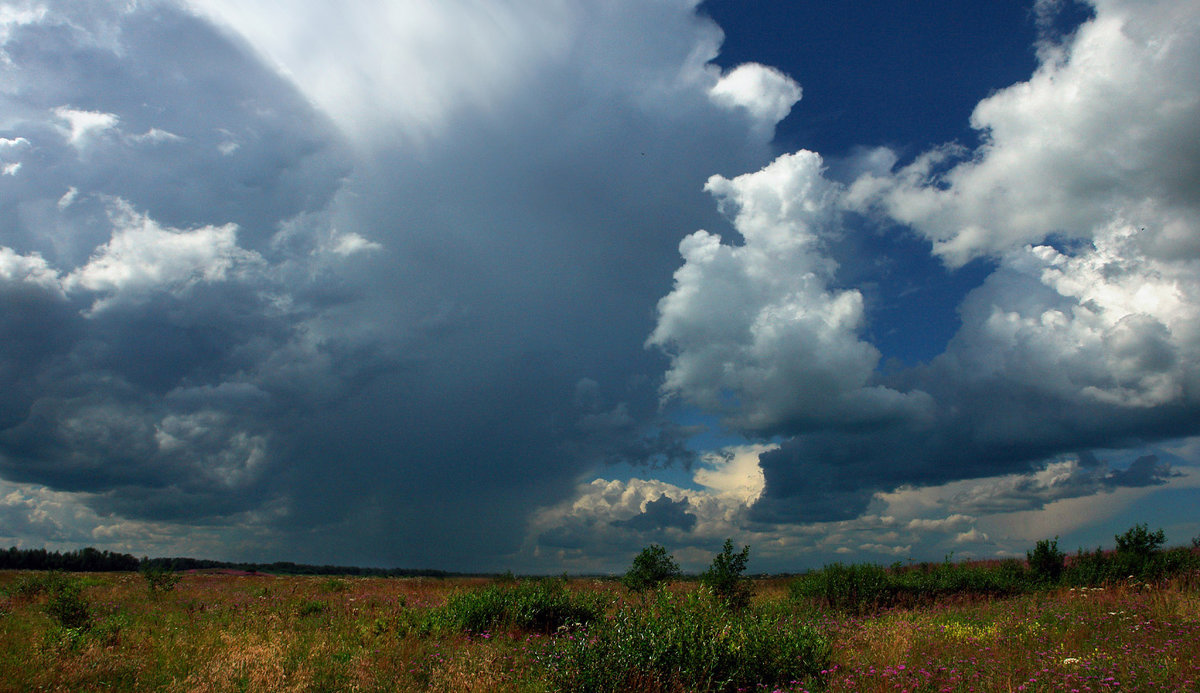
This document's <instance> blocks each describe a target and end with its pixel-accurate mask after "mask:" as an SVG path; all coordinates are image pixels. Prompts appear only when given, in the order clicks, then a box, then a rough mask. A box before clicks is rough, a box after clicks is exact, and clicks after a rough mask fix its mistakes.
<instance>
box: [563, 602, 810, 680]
mask: <svg viewBox="0 0 1200 693" xmlns="http://www.w3.org/2000/svg"><path fill="white" fill-rule="evenodd" d="M828 658H829V644H828V641H827V640H826V638H825V637H824V636H823V635H822V634H821V633H820V632H819V631H818V629H816V628H815V627H813V626H812V625H809V624H807V623H802V622H798V621H796V620H794V619H789V618H785V617H782V616H781V615H779V614H778V613H775V614H772V613H770V612H767V611H760V612H754V611H750V610H734V611H731V610H730V609H728V608H727V607H726V606H725V605H724V604H722V603H721V600H720V599H717V598H714V595H712V594H710V593H708V592H707V590H704V589H701V590H696V591H693V592H690V593H688V594H684V595H676V594H672V593H670V592H666V591H662V590H660V591H659V592H658V593H657V596H656V598H655V599H654V600H653V601H652V602H650V603H649V604H648V605H647V606H644V607H643V606H638V605H632V604H627V605H624V606H622V607H621V608H619V609H618V610H617V611H616V613H615V614H613V615H612V616H611V617H610V618H606V619H601V620H597V621H595V622H593V623H592V624H591V625H590V626H589V627H586V628H582V629H580V630H579V631H577V632H574V633H571V634H570V635H568V636H567V637H564V638H559V639H558V640H556V641H555V643H554V646H553V647H552V648H551V649H550V650H549V653H548V655H547V657H546V659H545V660H544V661H545V662H546V664H547V666H548V667H549V670H550V678H551V681H552V682H553V684H554V685H555V686H556V687H557V688H558V689H559V690H566V691H581V692H592V691H594V692H605V691H614V692H615V691H633V690H636V691H732V690H744V689H747V688H751V687H755V686H759V685H766V686H770V687H772V688H774V687H776V686H784V685H798V684H800V683H802V682H804V681H807V680H810V679H814V678H815V677H817V675H818V674H819V672H820V671H821V670H822V669H823V668H824V667H825V664H826V662H827V661H828Z"/></svg>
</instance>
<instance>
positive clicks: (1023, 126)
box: [852, 2, 1200, 266]
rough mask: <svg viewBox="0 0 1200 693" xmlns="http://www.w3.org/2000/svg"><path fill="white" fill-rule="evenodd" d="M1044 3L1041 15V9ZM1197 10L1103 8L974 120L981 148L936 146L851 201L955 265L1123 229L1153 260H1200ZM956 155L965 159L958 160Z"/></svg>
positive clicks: (873, 180) (864, 183) (1167, 5)
mask: <svg viewBox="0 0 1200 693" xmlns="http://www.w3.org/2000/svg"><path fill="white" fill-rule="evenodd" d="M1043 5H1044V4H1043ZM1194 12H1195V8H1194V7H1192V6H1190V5H1188V4H1186V3H1175V2H1150V3H1142V2H1137V3H1131V2H1098V3H1096V15H1095V17H1094V18H1093V19H1091V20H1090V21H1088V22H1086V23H1084V24H1083V25H1082V26H1081V27H1080V28H1079V30H1078V31H1077V32H1076V33H1075V34H1074V35H1073V36H1071V37H1070V38H1069V39H1068V40H1067V41H1066V42H1065V43H1064V45H1063V47H1062V50H1061V51H1058V52H1055V53H1052V54H1043V55H1042V62H1041V65H1040V67H1039V68H1038V70H1037V72H1036V73H1035V74H1034V75H1033V76H1032V77H1031V78H1030V79H1029V80H1028V81H1026V82H1021V83H1019V84H1015V85H1013V86H1010V87H1008V88H1006V89H1002V90H1000V91H998V92H996V93H995V94H993V95H992V96H990V97H988V98H986V99H984V100H983V101H981V102H980V103H979V105H978V106H977V107H976V109H975V111H974V113H973V114H972V116H971V125H972V127H974V128H975V129H977V130H979V131H980V133H981V134H982V136H983V138H984V144H983V145H982V146H981V147H980V148H979V149H978V150H977V151H975V152H964V151H962V150H955V149H952V148H951V149H942V150H937V151H934V152H930V153H928V154H926V155H923V156H921V157H918V158H917V160H916V161H914V162H912V163H911V164H908V165H906V166H904V167H902V168H901V169H899V170H898V171H897V172H896V174H895V175H894V176H887V177H883V178H879V177H875V176H869V177H866V178H864V179H861V180H859V181H858V183H856V185H855V190H854V191H853V192H852V198H853V199H855V201H856V202H859V203H868V202H875V203H876V204H878V205H879V206H880V207H881V208H882V209H883V210H884V211H885V212H886V213H887V214H888V215H890V216H892V217H893V218H895V219H896V220H898V221H901V222H903V223H906V224H909V225H911V226H912V227H913V228H915V229H916V230H917V231H918V232H920V233H921V234H922V235H924V236H925V237H926V238H928V239H929V240H930V241H931V242H932V243H933V245H934V252H935V253H937V254H938V255H939V256H940V257H941V258H942V259H943V260H944V261H945V262H947V263H948V264H950V265H954V266H957V265H961V264H963V263H965V262H967V261H969V260H970V259H972V258H975V257H979V256H983V255H998V254H1003V253H1005V252H1007V251H1008V250H1010V249H1013V248H1019V247H1021V246H1022V245H1024V244H1030V243H1033V244H1037V243H1041V242H1042V241H1043V240H1044V239H1046V238H1048V237H1050V236H1051V235H1052V234H1054V235H1059V236H1062V237H1064V238H1071V239H1082V240H1085V241H1086V240H1090V239H1091V238H1093V237H1094V236H1095V233H1096V231H1097V230H1099V229H1104V228H1106V227H1107V226H1109V225H1110V224H1111V223H1112V222H1113V221H1114V220H1116V219H1121V220H1123V221H1125V223H1127V224H1129V225H1131V226H1134V227H1135V228H1145V229H1147V231H1146V232H1145V233H1144V234H1143V238H1142V240H1141V242H1142V243H1143V244H1144V245H1145V246H1146V249H1147V250H1148V251H1149V252H1150V254H1151V256H1152V257H1155V258H1164V259H1165V258H1177V257H1179V256H1180V254H1183V255H1186V256H1187V257H1195V256H1196V254H1197V251H1200V246H1198V245H1197V244H1196V236H1195V234H1194V233H1188V232H1187V231H1186V229H1194V228H1195V226H1196V223H1197V212H1198V211H1200V210H1198V208H1197V205H1196V202H1195V201H1196V199H1197V198H1196V192H1197V190H1198V188H1200V164H1198V163H1197V162H1198V161H1200V150H1198V149H1197V146H1196V144H1195V143H1196V142H1198V141H1200V125H1197V123H1200V118H1197V115H1198V113H1197V108H1198V106H1197V97H1198V96H1200V91H1198V89H1197V86H1196V85H1197V84H1200V67H1197V65H1200V45H1198V44H1200V42H1198V41H1197V40H1196V36H1195V33H1194V32H1193V31H1192V29H1191V27H1192V26H1193V25H1194V23H1195V17H1194ZM959 154H961V155H962V156H959Z"/></svg>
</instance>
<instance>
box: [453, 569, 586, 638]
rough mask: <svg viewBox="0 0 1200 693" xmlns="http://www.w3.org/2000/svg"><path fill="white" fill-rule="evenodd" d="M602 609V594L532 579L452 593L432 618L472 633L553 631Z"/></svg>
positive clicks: (583, 621) (560, 581)
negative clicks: (509, 584) (500, 630)
mask: <svg viewBox="0 0 1200 693" xmlns="http://www.w3.org/2000/svg"><path fill="white" fill-rule="evenodd" d="M602 612H603V606H602V605H601V603H600V600H599V597H598V595H577V594H572V593H571V592H568V591H567V589H566V582H565V581H564V580H561V579H554V580H529V581H519V582H517V583H516V584H515V585H511V586H507V585H506V586H501V585H496V584H492V585H488V586H487V587H485V588H483V589H479V590H472V591H470V592H460V593H458V594H455V595H451V597H450V598H449V599H448V600H447V601H446V604H445V605H444V606H442V607H441V608H440V609H438V610H437V611H436V612H434V613H432V614H431V619H432V621H433V624H432V625H434V626H439V625H440V626H443V627H448V628H451V629H455V630H465V631H467V632H470V633H483V632H485V631H489V630H493V629H496V628H517V629H521V630H532V631H540V632H543V633H550V632H553V631H555V630H558V629H559V628H564V627H565V628H569V627H573V626H575V625H577V624H578V625H582V624H586V623H588V622H590V621H592V620H593V619H595V618H597V617H598V616H599V615H600V614H601V613H602Z"/></svg>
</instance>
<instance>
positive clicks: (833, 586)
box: [790, 563, 900, 613]
mask: <svg viewBox="0 0 1200 693" xmlns="http://www.w3.org/2000/svg"><path fill="white" fill-rule="evenodd" d="M790 589H791V593H792V595H793V596H794V597H800V596H806V597H810V598H812V597H815V598H818V599H820V600H821V601H823V602H824V603H825V604H828V605H829V606H831V607H833V608H835V609H841V610H845V611H855V612H859V613H861V612H864V611H867V610H869V609H872V608H882V607H886V606H891V605H892V603H893V602H894V601H895V599H896V596H897V593H898V592H899V589H900V586H899V583H898V580H897V579H896V578H895V577H894V576H892V575H890V574H889V573H888V572H887V571H886V570H884V569H883V568H880V567H879V566H875V565H867V564H855V565H842V564H841V563H834V564H832V565H827V566H825V568H824V569H822V570H821V571H820V572H818V573H813V574H811V576H806V577H805V578H801V579H800V580H797V581H796V582H793V583H792V585H791V588H790Z"/></svg>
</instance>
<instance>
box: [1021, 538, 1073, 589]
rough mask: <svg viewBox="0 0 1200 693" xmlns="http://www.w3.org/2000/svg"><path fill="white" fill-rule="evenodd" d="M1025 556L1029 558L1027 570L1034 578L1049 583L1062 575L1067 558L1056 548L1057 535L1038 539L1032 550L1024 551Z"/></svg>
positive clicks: (1056, 580)
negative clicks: (1051, 537)
mask: <svg viewBox="0 0 1200 693" xmlns="http://www.w3.org/2000/svg"><path fill="white" fill-rule="evenodd" d="M1025 557H1026V558H1028V559H1029V570H1030V571H1031V572H1032V573H1033V577H1034V579H1036V580H1038V581H1039V582H1049V583H1055V582H1058V580H1059V578H1061V577H1062V573H1063V567H1064V566H1065V565H1066V560H1067V556H1066V554H1064V553H1063V552H1062V551H1059V550H1058V537H1054V538H1053V539H1043V540H1041V541H1039V542H1038V543H1037V546H1035V547H1034V548H1033V551H1026V552H1025Z"/></svg>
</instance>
